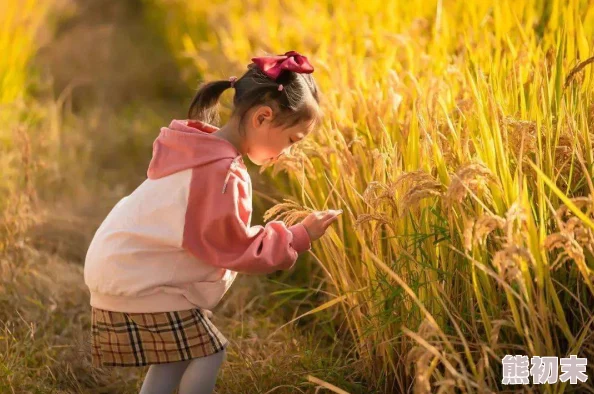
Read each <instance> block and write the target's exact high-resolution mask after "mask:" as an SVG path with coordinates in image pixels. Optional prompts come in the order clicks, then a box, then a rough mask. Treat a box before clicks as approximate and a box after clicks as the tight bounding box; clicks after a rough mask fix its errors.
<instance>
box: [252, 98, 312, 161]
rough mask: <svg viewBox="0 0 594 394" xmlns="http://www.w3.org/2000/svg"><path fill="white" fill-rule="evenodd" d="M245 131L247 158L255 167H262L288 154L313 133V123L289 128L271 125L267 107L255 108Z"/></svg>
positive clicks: (271, 113) (270, 111) (270, 112)
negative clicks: (295, 145)
mask: <svg viewBox="0 0 594 394" xmlns="http://www.w3.org/2000/svg"><path fill="white" fill-rule="evenodd" d="M250 119H251V121H250V122H249V127H248V128H249V130H247V131H248V132H247V137H246V143H247V152H246V154H247V156H248V157H249V159H250V160H251V161H252V162H253V163H254V164H256V165H263V164H266V163H267V162H269V161H272V160H275V159H277V158H278V157H279V156H281V155H283V154H287V153H289V151H290V149H291V146H292V145H293V144H294V143H296V142H299V141H301V140H302V139H303V138H305V137H306V136H307V135H308V134H310V133H311V132H312V131H313V128H314V122H308V121H304V122H301V123H298V124H296V125H295V126H292V127H289V128H283V127H282V126H276V125H273V124H272V119H273V112H272V109H271V108H270V107H268V106H262V107H259V108H257V109H256V110H255V111H254V112H253V114H252V116H251V118H250Z"/></svg>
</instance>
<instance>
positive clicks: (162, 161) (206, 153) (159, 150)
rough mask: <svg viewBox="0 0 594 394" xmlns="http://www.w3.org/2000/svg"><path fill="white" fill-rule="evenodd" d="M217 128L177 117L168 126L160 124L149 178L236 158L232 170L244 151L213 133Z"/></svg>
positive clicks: (149, 169)
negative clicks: (177, 118)
mask: <svg viewBox="0 0 594 394" xmlns="http://www.w3.org/2000/svg"><path fill="white" fill-rule="evenodd" d="M217 130H218V128H217V127H215V126H213V125H210V124H208V123H204V122H200V121H195V120H175V119H174V120H172V121H171V124H170V125H169V127H161V133H160V134H159V136H158V137H157V139H156V140H155V142H154V143H153V158H152V160H151V162H150V164H149V168H148V171H147V176H148V178H149V179H159V178H163V177H165V176H167V175H171V174H174V173H176V172H179V171H183V170H187V169H188V168H194V167H200V166H203V165H206V164H209V163H212V162H214V161H217V160H222V159H233V161H232V162H231V165H230V166H229V172H230V171H231V169H232V167H233V165H235V164H236V162H238V161H239V162H242V163H243V159H242V157H241V153H239V151H238V150H237V149H236V148H235V147H234V146H233V145H232V144H231V143H230V142H229V141H226V140H224V139H221V138H219V137H215V136H214V135H212V133H214V132H215V131H217ZM228 175H229V174H227V178H226V180H225V183H226V181H227V179H228V178H229V176H228ZM223 192H224V188H223Z"/></svg>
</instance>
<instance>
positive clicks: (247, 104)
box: [188, 63, 321, 128]
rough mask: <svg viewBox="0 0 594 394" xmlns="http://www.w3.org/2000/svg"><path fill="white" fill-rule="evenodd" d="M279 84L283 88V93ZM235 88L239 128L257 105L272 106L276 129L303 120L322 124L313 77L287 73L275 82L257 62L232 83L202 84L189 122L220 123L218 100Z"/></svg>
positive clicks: (282, 74)
mask: <svg viewBox="0 0 594 394" xmlns="http://www.w3.org/2000/svg"><path fill="white" fill-rule="evenodd" d="M279 84H282V85H283V88H282V89H281V90H279ZM232 86H233V87H234V88H235V96H234V97H233V107H234V108H233V114H232V116H239V121H240V128H241V125H243V119H244V117H245V115H246V114H247V112H248V111H249V110H250V109H251V108H253V107H255V106H256V105H269V106H270V107H271V108H272V109H273V111H274V112H275V114H274V120H273V123H274V124H275V125H277V126H284V127H286V128H289V127H292V126H294V125H296V124H298V123H299V122H301V121H312V122H317V121H319V118H320V115H321V113H320V108H319V97H318V88H317V86H316V82H315V80H314V79H313V77H312V76H311V74H299V73H296V72H293V71H288V70H284V71H283V72H282V73H281V74H280V75H279V76H278V78H277V79H276V80H272V79H271V78H269V77H268V76H266V74H264V73H263V72H262V71H261V70H260V69H259V68H258V67H257V66H256V65H255V64H254V63H252V64H250V65H249V66H248V71H247V72H246V73H245V74H244V75H243V76H241V78H238V79H237V80H236V81H235V82H234V83H233V84H232V83H231V81H230V80H222V81H214V82H208V83H205V84H203V85H202V86H201V87H200V89H199V90H198V92H197V93H196V96H195V97H194V99H193V100H192V104H190V109H189V111H188V119H194V120H201V121H204V122H206V123H213V122H217V121H218V118H219V115H218V112H217V111H216V105H217V103H218V101H219V97H220V96H221V94H222V93H223V92H224V91H225V90H227V89H229V88H230V87H232ZM312 99H313V100H312Z"/></svg>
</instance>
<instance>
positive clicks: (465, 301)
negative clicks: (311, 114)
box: [156, 0, 594, 393]
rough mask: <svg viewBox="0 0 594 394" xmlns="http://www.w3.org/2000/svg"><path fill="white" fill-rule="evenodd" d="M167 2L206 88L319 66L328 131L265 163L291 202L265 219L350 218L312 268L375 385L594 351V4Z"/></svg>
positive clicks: (456, 382) (442, 385) (458, 384)
mask: <svg viewBox="0 0 594 394" xmlns="http://www.w3.org/2000/svg"><path fill="white" fill-rule="evenodd" d="M156 3H157V7H160V10H165V9H166V10H167V18H166V19H165V30H166V31H167V32H168V38H169V42H170V45H171V46H172V48H174V50H176V51H177V53H178V54H179V58H180V62H183V63H184V64H186V63H187V62H188V61H191V62H192V63H193V65H194V67H196V68H198V69H199V70H200V72H202V73H204V75H205V78H206V79H226V78H228V77H229V76H231V75H240V74H241V73H242V72H243V71H245V65H246V64H247V63H249V59H250V58H251V57H252V56H255V55H261V54H266V53H267V54H277V53H283V52H285V51H287V50H297V51H299V52H300V53H303V54H305V55H307V56H308V57H309V59H310V60H311V61H312V63H313V64H314V67H316V71H315V73H314V76H315V77H316V80H317V81H318V84H319V86H320V88H321V90H322V93H323V96H324V97H323V100H324V103H323V107H324V111H325V114H326V118H325V122H324V124H323V127H321V128H320V129H319V130H318V131H317V132H316V134H315V136H314V137H313V138H310V139H309V140H308V141H306V142H303V143H302V144H301V145H298V146H297V147H296V148H295V149H294V150H293V152H292V155H291V156H290V157H287V158H283V159H281V160H279V161H278V162H277V163H275V164H274V165H273V167H272V168H271V169H268V170H266V173H268V174H270V175H271V176H272V179H275V180H276V181H275V182H276V183H275V185H276V186H277V187H278V188H279V189H281V190H283V191H284V192H286V194H287V198H286V200H285V202H283V203H282V204H278V205H276V206H275V207H274V208H273V209H271V210H270V211H269V212H268V214H267V218H270V219H272V218H282V219H285V220H286V221H287V222H288V223H294V222H295V221H297V220H299V219H301V218H303V217H304V216H305V215H306V214H307V213H308V212H309V211H310V210H312V209H325V208H335V209H343V210H344V211H345V213H346V215H344V216H343V217H342V221H340V223H339V225H338V226H337V227H336V228H335V231H334V230H333V231H331V232H330V234H329V235H328V236H326V237H324V238H323V239H322V240H321V241H320V242H319V243H317V244H316V245H315V246H314V252H313V258H314V259H315V262H316V263H317V267H316V268H314V267H312V268H311V269H312V270H313V271H314V272H315V273H316V274H317V276H316V280H317V279H318V278H319V280H322V281H323V282H324V283H325V290H326V291H327V294H328V298H327V302H326V303H325V304H323V305H321V306H320V307H319V309H324V308H338V309H340V311H341V315H340V318H339V317H337V318H336V326H335V329H336V330H337V332H338V334H339V336H340V338H342V340H345V341H348V342H349V343H350V344H352V346H353V348H354V349H355V351H356V354H357V356H358V357H359V358H360V359H361V360H364V375H365V376H366V377H367V378H368V379H369V382H372V383H373V384H374V385H375V387H377V388H380V389H382V390H385V391H386V392H406V390H408V388H409V387H410V385H411V384H414V387H415V392H420V393H421V392H427V393H429V392H454V391H457V392H481V393H482V392H489V391H491V390H493V391H497V390H498V388H499V389H504V388H505V387H502V385H501V359H502V358H503V356H504V355H505V354H523V355H528V356H529V357H531V356H543V355H550V356H559V357H565V356H568V355H570V354H577V355H579V356H580V357H588V358H590V359H592V358H594V346H593V344H594V329H593V327H592V324H593V323H594V315H593V314H592V309H593V308H592V307H593V306H594V286H593V284H592V281H593V280H594V275H593V272H594V271H593V270H594V254H593V253H594V249H593V248H594V233H593V229H594V217H593V212H594V201H593V200H592V198H593V195H592V193H593V192H594V186H593V184H592V177H591V173H592V170H593V164H594V157H593V150H592V142H593V141H592V137H593V134H592V132H593V131H594V129H593V127H594V103H593V97H594V96H593V94H592V93H593V92H594V89H593V88H594V85H593V83H592V77H593V74H592V67H591V62H592V60H593V59H592V58H591V56H593V55H594V53H592V42H593V38H594V4H592V2H588V1H578V0H569V1H535V0H514V1H507V0H504V1H470V2H468V1H465V2H460V1H449V0H437V1H433V0H411V1H406V2H404V1H397V0H382V1H378V0H368V1H346V0H344V1H340V0H339V1H313V0H305V1H300V2H295V1H278V2H273V1H261V0H251V1H239V0H237V1H234V0H228V1H215V2H183V1H157V2H156ZM213 3H216V5H215V4H213ZM213 66H214V67H213ZM317 268H319V269H317ZM342 318H343V319H345V320H346V324H344V325H341V324H340V322H341V321H342V320H341V319H342ZM588 371H589V373H590V374H592V372H594V369H592V367H591V365H589V366H588ZM587 383H588V384H583V385H582V387H581V389H582V390H584V391H580V392H593V391H594V390H593V389H592V385H591V380H589V381H588V382H587ZM586 386H588V387H586ZM517 387H518V386H516V388H517ZM571 388H572V387H570V385H569V384H561V383H560V384H556V385H550V386H549V385H547V386H546V387H541V388H540V389H541V390H542V391H543V392H550V393H561V392H565V391H568V390H570V389H571Z"/></svg>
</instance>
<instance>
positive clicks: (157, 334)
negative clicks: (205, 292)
mask: <svg viewBox="0 0 594 394" xmlns="http://www.w3.org/2000/svg"><path fill="white" fill-rule="evenodd" d="M91 315H92V316H91V356H92V363H93V366H96V367H101V366H117V367H141V366H145V365H150V364H161V363H171V362H176V361H185V360H189V359H192V358H197V357H205V356H210V355H212V354H214V353H217V352H219V351H221V350H223V349H224V348H225V347H226V346H227V344H228V341H227V339H226V338H225V337H224V336H223V334H221V333H220V332H219V330H217V328H216V327H215V326H214V324H212V322H211V321H210V320H209V319H208V317H207V316H205V314H204V313H203V312H202V311H201V310H200V309H191V310H185V311H178V312H160V313H123V312H112V311H106V310H102V309H97V308H92V311H91Z"/></svg>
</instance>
